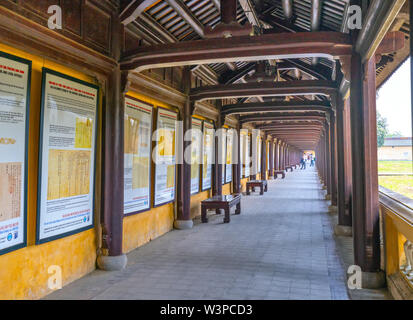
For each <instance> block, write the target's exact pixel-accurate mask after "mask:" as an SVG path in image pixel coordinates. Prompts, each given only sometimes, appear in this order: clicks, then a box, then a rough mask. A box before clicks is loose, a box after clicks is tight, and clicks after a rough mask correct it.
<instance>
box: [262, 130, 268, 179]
mask: <svg viewBox="0 0 413 320" xmlns="http://www.w3.org/2000/svg"><path fill="white" fill-rule="evenodd" d="M261 180H267V135H264V136H263V138H262V141H261Z"/></svg>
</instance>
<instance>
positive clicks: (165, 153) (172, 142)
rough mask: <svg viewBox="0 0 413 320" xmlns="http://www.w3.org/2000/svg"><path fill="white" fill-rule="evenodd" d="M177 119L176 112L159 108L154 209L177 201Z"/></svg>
mask: <svg viewBox="0 0 413 320" xmlns="http://www.w3.org/2000/svg"><path fill="white" fill-rule="evenodd" d="M177 119H178V114H177V113H176V112H175V111H171V110H169V109H166V108H162V107H158V113H157V117H156V145H155V150H154V152H155V193H154V200H153V205H154V207H159V206H161V205H164V204H167V203H170V202H173V201H174V200H175V183H176V182H175V176H176V134H177V133H176V126H177Z"/></svg>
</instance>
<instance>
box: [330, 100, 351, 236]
mask: <svg viewBox="0 0 413 320" xmlns="http://www.w3.org/2000/svg"><path fill="white" fill-rule="evenodd" d="M347 101H348V100H347ZM336 105H337V107H336V108H337V109H336V115H337V194H338V199H337V210H338V224H337V225H336V226H335V228H334V232H335V234H336V235H338V236H351V235H352V227H351V210H349V202H350V193H351V185H350V189H349V187H348V184H349V183H351V177H350V179H349V177H348V174H349V168H348V161H347V159H348V158H349V155H348V153H349V150H347V149H348V146H346V144H349V145H350V142H349V141H348V140H350V139H349V138H350V137H349V136H346V133H348V131H347V130H346V125H347V124H346V119H345V110H344V108H345V103H344V101H343V98H342V96H341V95H339V96H338V97H337V103H336ZM347 105H348V103H347ZM346 147H347V148H346ZM350 155H351V153H350ZM349 180H350V181H349Z"/></svg>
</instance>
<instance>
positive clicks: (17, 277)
mask: <svg viewBox="0 0 413 320" xmlns="http://www.w3.org/2000/svg"><path fill="white" fill-rule="evenodd" d="M0 50H1V51H3V52H7V53H9V54H13V55H15V56H18V57H21V58H24V59H27V60H30V61H32V78H31V95H30V118H29V162H28V172H29V175H28V203H27V220H28V221H27V229H28V230H27V231H28V237H27V242H28V247H26V248H23V249H20V250H17V251H13V252H10V253H8V254H5V255H2V256H0V265H1V266H2V268H0V299H37V298H40V297H43V296H44V295H46V294H48V293H50V290H49V289H48V278H49V276H50V275H49V274H48V268H49V266H52V265H56V266H60V267H61V268H62V281H63V285H65V284H68V283H70V282H72V281H74V280H76V279H78V278H80V277H82V276H84V275H86V274H87V273H89V272H91V271H92V270H94V268H95V263H96V250H97V245H96V242H97V241H96V231H95V230H94V229H91V230H88V231H85V232H82V233H79V234H76V235H72V236H69V237H66V238H63V239H59V240H55V241H52V242H49V243H45V244H42V245H35V236H36V212H37V179H38V177H37V176H38V150H39V125H40V96H41V84H42V67H47V68H50V69H53V70H56V71H59V72H62V73H64V74H68V75H70V76H72V77H76V78H78V79H81V80H84V81H88V82H94V81H93V79H92V78H90V77H88V76H86V75H84V74H82V73H79V72H77V71H75V70H72V69H69V68H66V67H63V66H60V65H58V64H55V63H54V62H51V61H47V60H46V59H43V58H41V57H38V56H35V55H31V54H27V53H25V52H23V51H20V50H17V49H13V48H11V47H9V46H6V45H3V44H1V43H0ZM101 101H102V100H101Z"/></svg>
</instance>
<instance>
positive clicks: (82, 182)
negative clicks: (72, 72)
mask: <svg viewBox="0 0 413 320" xmlns="http://www.w3.org/2000/svg"><path fill="white" fill-rule="evenodd" d="M98 105H99V88H98V87H97V86H96V85H94V84H91V83H88V82H85V81H82V80H79V79H76V78H73V77H70V76H67V75H65V74H62V73H59V72H56V71H53V70H50V69H47V68H43V83H42V100H41V117H40V119H41V123H40V146H39V150H40V152H39V187H38V200H37V204H38V210H37V243H44V242H48V241H52V240H55V239H59V238H63V237H66V236H69V235H72V234H75V233H79V232H82V231H85V230H88V229H90V228H93V225H94V217H93V213H94V195H95V194H94V190H95V187H94V182H95V158H96V147H95V144H96V125H97V122H98V112H97V110H98Z"/></svg>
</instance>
